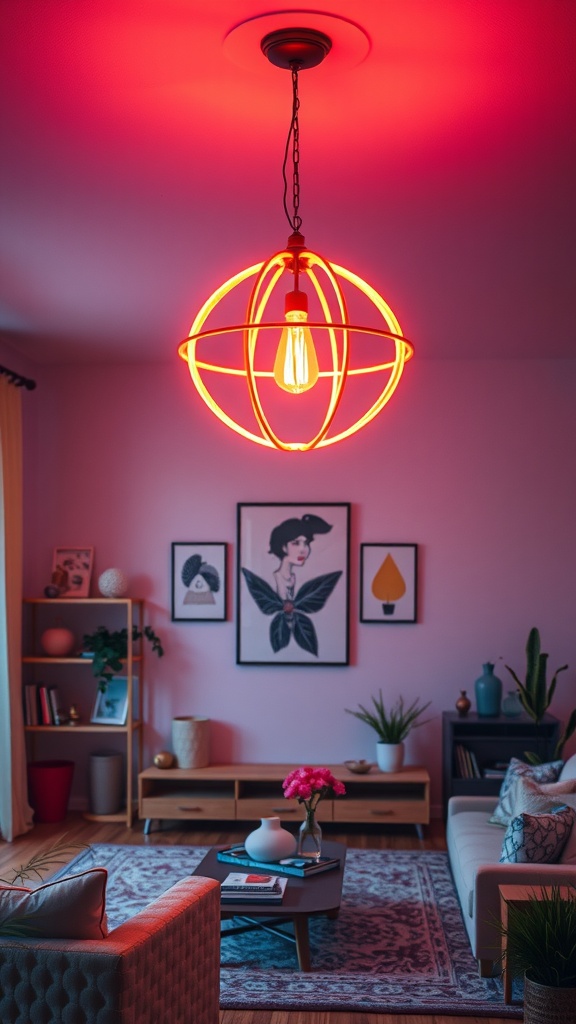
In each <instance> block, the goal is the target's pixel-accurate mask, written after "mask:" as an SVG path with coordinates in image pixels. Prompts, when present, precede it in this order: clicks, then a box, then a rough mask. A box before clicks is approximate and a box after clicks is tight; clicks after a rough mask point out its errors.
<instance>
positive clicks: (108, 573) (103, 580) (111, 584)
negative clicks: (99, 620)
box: [98, 569, 128, 597]
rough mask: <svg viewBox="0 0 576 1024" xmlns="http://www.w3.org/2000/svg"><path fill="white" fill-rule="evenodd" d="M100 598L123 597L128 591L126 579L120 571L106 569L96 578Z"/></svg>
mask: <svg viewBox="0 0 576 1024" xmlns="http://www.w3.org/2000/svg"><path fill="white" fill-rule="evenodd" d="M98 590H99V591H100V593H101V594H102V597H124V594H125V593H126V591H127V590H128V577H127V576H126V573H123V572H122V570H121V569H106V570H105V571H104V572H103V573H102V575H101V576H100V577H99V578H98Z"/></svg>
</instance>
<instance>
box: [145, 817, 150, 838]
mask: <svg viewBox="0 0 576 1024" xmlns="http://www.w3.org/2000/svg"><path fill="white" fill-rule="evenodd" d="M151 827H152V818H146V821H145V822H144V832H143V835H145V836H149V835H150V829H151Z"/></svg>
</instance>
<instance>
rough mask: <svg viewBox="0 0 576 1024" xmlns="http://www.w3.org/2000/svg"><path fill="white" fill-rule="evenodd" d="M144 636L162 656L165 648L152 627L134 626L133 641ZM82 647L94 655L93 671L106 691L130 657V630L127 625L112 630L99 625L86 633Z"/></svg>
mask: <svg viewBox="0 0 576 1024" xmlns="http://www.w3.org/2000/svg"><path fill="white" fill-rule="evenodd" d="M142 638H144V639H146V640H148V641H149V642H150V643H151V644H152V650H153V651H154V653H155V654H157V655H158V657H159V658H161V657H162V655H163V654H164V648H163V647H162V644H161V642H160V638H159V637H158V636H156V633H155V632H154V630H153V629H152V627H151V626H144V628H143V629H138V627H137V626H132V641H136V640H141V639H142ZM82 647H83V650H84V651H85V652H86V653H87V654H90V655H91V657H92V671H93V673H94V675H95V676H96V679H97V680H98V686H99V689H100V690H101V691H102V692H103V693H104V692H105V691H106V687H107V685H108V683H109V682H110V680H111V679H112V678H113V677H114V676H115V675H117V674H118V673H119V672H121V671H122V662H123V661H125V660H126V658H127V657H128V630H127V628H126V627H124V629H116V630H110V629H108V628H107V627H106V626H98V628H97V629H96V631H95V632H94V633H85V634H84V636H83V637H82Z"/></svg>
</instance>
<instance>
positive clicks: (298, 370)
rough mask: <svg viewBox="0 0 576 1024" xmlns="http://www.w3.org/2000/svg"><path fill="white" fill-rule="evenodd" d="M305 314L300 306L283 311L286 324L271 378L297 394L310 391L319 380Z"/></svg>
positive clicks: (316, 360) (310, 333)
mask: <svg viewBox="0 0 576 1024" xmlns="http://www.w3.org/2000/svg"><path fill="white" fill-rule="evenodd" d="M307 319H308V314H307V313H306V312H305V311H304V310H301V309H290V310H288V311H287V312H286V327H284V329H283V331H282V336H281V338H280V344H279V345H278V351H277V353H276V359H275V362H274V380H275V381H276V384H277V385H278V387H280V388H282V389H283V390H284V391H289V392H290V393H291V394H293V395H299V394H301V393H302V392H303V391H309V390H310V388H313V387H314V385H315V383H316V381H317V380H318V359H317V357H316V350H315V348H314V341H313V338H312V332H311V331H310V328H309V327H307V326H306V321H307Z"/></svg>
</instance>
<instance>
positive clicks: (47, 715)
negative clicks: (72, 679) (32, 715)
mask: <svg viewBox="0 0 576 1024" xmlns="http://www.w3.org/2000/svg"><path fill="white" fill-rule="evenodd" d="M38 693H39V695H40V712H41V714H40V721H41V724H42V725H54V722H53V721H52V711H51V708H50V701H49V698H48V687H47V686H44V685H42V686H40V688H39V690H38Z"/></svg>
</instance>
